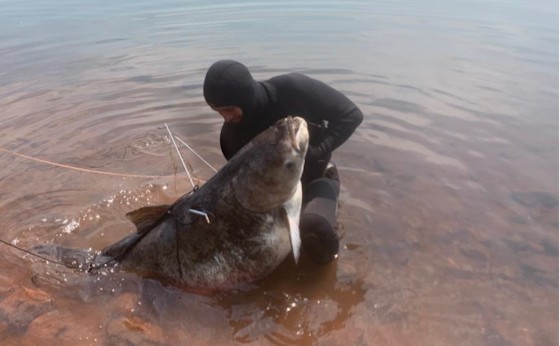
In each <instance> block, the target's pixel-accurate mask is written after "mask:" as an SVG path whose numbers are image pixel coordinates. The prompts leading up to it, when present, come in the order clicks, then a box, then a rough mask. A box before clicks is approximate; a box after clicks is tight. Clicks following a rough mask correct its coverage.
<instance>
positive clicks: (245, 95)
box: [203, 60, 264, 115]
mask: <svg viewBox="0 0 560 346" xmlns="http://www.w3.org/2000/svg"><path fill="white" fill-rule="evenodd" d="M203 90H204V99H205V100H206V103H208V104H209V105H210V106H212V107H223V106H238V107H241V109H242V110H243V112H244V114H245V115H249V114H252V113H254V112H255V110H256V108H257V107H258V104H259V103H262V98H263V97H264V90H262V86H261V85H260V84H259V83H258V82H256V81H255V80H254V79H253V76H251V73H250V72H249V70H248V69H247V67H245V65H243V64H241V63H239V62H237V61H235V60H220V61H217V62H215V63H214V64H212V66H210V68H209V69H208V72H206V78H205V79H204V87H203Z"/></svg>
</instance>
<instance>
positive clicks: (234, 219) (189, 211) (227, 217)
mask: <svg viewBox="0 0 560 346" xmlns="http://www.w3.org/2000/svg"><path fill="white" fill-rule="evenodd" d="M308 141H309V134H308V132H307V124H306V122H305V120H303V119H302V118H299V117H287V118H284V119H281V120H279V121H278V122H277V123H276V124H275V125H273V126H271V127H270V128H269V129H267V130H265V131H264V132H262V133H261V134H259V135H258V136H257V137H255V138H254V139H253V140H252V141H251V142H249V143H248V144H247V145H246V146H245V147H243V148H242V149H241V150H240V151H239V152H238V153H237V154H236V155H235V156H234V157H233V158H232V159H231V160H230V161H228V163H227V164H226V165H225V166H224V167H223V168H222V169H221V170H220V171H218V173H216V175H214V176H213V177H212V178H211V179H210V180H209V181H208V182H206V183H205V184H204V185H202V186H201V187H200V188H198V189H196V190H195V191H193V192H191V193H189V194H187V195H185V196H183V197H181V198H180V199H178V200H177V201H176V202H175V203H174V204H172V205H170V206H155V207H144V208H141V209H139V210H136V211H134V212H131V213H129V214H127V216H128V217H129V219H130V220H131V221H133V222H134V223H135V224H136V226H137V232H136V233H134V234H131V235H129V236H127V237H125V238H124V239H122V240H121V241H119V242H117V243H115V244H113V245H111V246H109V247H107V248H106V249H104V250H102V252H101V254H100V256H99V257H98V259H97V260H96V261H97V262H101V261H106V260H107V259H114V260H115V261H116V262H117V263H118V267H120V268H122V269H124V270H126V271H131V272H136V273H138V274H140V275H143V276H147V277H156V278H159V279H162V280H164V281H169V282H172V283H174V284H177V285H181V286H186V287H189V288H192V289H201V290H222V289H227V288H231V287H234V286H236V285H238V284H241V283H246V282H252V281H255V280H258V279H260V278H262V277H264V276H266V275H267V274H269V273H270V272H271V271H272V270H274V269H275V268H276V267H277V266H278V265H279V264H280V263H281V262H282V261H283V260H284V259H285V258H286V257H287V256H288V255H289V254H290V253H293V254H294V257H295V259H296V261H297V257H298V255H299V244H300V238H299V229H298V223H299V214H300V210H301V200H302V196H301V183H300V178H301V174H302V171H303V165H304V160H305V154H306V151H307V147H308ZM201 212H202V213H205V214H206V215H207V217H208V218H206V217H205V216H203V215H201V214H200V213H201Z"/></svg>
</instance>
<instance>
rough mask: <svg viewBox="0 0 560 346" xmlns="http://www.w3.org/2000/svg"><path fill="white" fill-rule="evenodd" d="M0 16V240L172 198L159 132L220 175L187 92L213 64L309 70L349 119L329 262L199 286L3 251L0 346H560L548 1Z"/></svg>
mask: <svg viewBox="0 0 560 346" xmlns="http://www.w3.org/2000/svg"><path fill="white" fill-rule="evenodd" d="M0 4H1V5H2V6H1V8H2V10H0V138H1V139H0V148H1V149H2V151H1V152H0V160H1V162H2V163H3V164H2V167H1V168H0V172H1V173H0V196H1V199H0V215H1V216H0V218H1V220H2V225H3V227H2V229H1V230H0V235H1V237H2V239H4V240H7V241H10V242H12V243H14V244H17V245H18V246H22V247H25V248H29V247H32V246H34V245H38V244H44V243H57V244H62V245H66V246H73V247H83V248H90V247H91V248H93V249H101V248H102V247H104V246H105V245H107V244H110V243H111V242H113V241H115V240H117V239H119V238H121V237H122V236H124V235H125V234H128V233H129V232H132V230H133V226H132V224H130V223H129V222H128V221H127V220H126V218H125V217H124V214H125V213H126V212H128V211H130V210H133V209H135V208H139V207H141V206H144V205H147V204H158V203H166V202H170V201H172V200H174V199H175V198H177V197H178V196H180V195H181V194H183V193H185V192H186V191H188V190H189V189H190V184H189V182H188V180H187V179H186V178H185V176H184V174H182V173H181V172H182V169H181V166H180V163H179V162H178V160H177V158H176V157H175V156H174V154H173V152H172V149H171V148H170V146H169V143H168V139H167V138H166V131H165V128H164V123H167V124H168V125H169V126H170V128H171V129H172V130H173V132H174V133H176V134H177V135H178V136H179V137H181V138H182V139H184V140H185V141H187V142H188V143H189V144H190V145H191V146H192V147H194V148H196V149H197V151H198V152H199V153H200V154H201V155H202V156H203V157H204V158H206V160H208V161H209V162H210V163H212V165H214V166H216V167H220V166H221V165H223V164H224V162H225V161H224V159H223V158H222V157H221V154H220V151H219V146H218V133H219V130H220V126H221V121H220V118H219V117H218V116H217V115H216V114H215V113H213V112H212V111H211V110H210V109H209V108H208V107H207V106H206V105H205V103H204V100H203V97H202V81H203V78H204V73H205V71H206V68H207V67H208V66H209V65H210V64H211V63H212V62H214V61H216V60H218V59H221V58H234V59H238V60H240V61H242V62H244V63H245V64H247V65H248V66H249V67H250V69H251V71H253V74H254V76H255V77H256V78H258V79H265V78H268V77H272V76H274V75H276V74H280V73H284V72H290V71H299V72H303V73H307V74H309V75H310V76H312V77H315V78H318V79H321V80H323V81H325V82H327V83H329V84H330V85H332V86H334V87H335V88H338V89H340V90H342V91H343V92H344V93H345V94H346V95H348V97H350V98H351V99H352V100H354V101H355V102H356V103H357V104H358V105H359V107H360V108H361V109H362V111H363V112H364V115H365V119H364V122H363V124H362V125H361V127H360V128H359V130H358V131H357V132H356V133H355V135H354V136H353V137H352V138H351V140H349V141H348V142H347V143H345V144H344V145H343V146H342V147H341V148H339V149H338V150H337V151H336V152H335V155H334V159H335V161H336V163H337V164H338V166H339V172H340V174H341V179H342V191H341V198H340V205H341V207H340V214H339V222H340V233H341V235H342V242H341V246H342V248H341V252H340V256H339V259H338V261H337V262H336V263H333V264H332V265H330V266H326V267H315V266H313V265H312V264H310V263H307V262H306V261H305V259H304V262H303V263H302V265H301V266H299V267H298V268H293V267H292V266H291V264H289V263H287V264H285V265H284V266H283V267H281V268H279V270H278V271H276V272H275V273H274V274H273V275H271V276H270V277H269V278H267V279H265V280H263V281H261V282H258V283H256V284H254V285H250V286H248V287H246V288H244V289H243V290H240V291H238V292H231V293H229V294H224V295H220V296H212V297H205V296H197V295H194V294H190V293H186V292H183V291H181V290H179V289H176V288H173V287H165V286H162V285H160V284H159V283H157V282H155V281H150V280H144V279H141V278H138V277H136V276H134V275H131V274H113V275H107V276H98V277H96V276H90V275H84V274H79V273H73V272H71V271H69V270H66V269H64V268H61V267H59V266H57V265H55V264H53V263H44V262H43V261H41V260H37V259H34V258H30V257H29V256H27V255H25V254H24V253H21V252H19V251H17V250H14V249H11V248H8V247H6V246H4V245H2V246H1V247H0V258H1V260H0V336H1V337H0V339H2V340H3V342H2V344H3V345H4V344H14V345H15V344H18V345H20V344H23V345H32V344H33V345H35V344H37V343H38V342H41V343H42V344H46V342H45V340H52V341H50V342H51V343H52V344H58V345H75V344H78V343H79V344H84V345H87V344H108V345H112V344H115V345H121V344H127V343H132V344H202V345H206V344H232V343H237V344H264V345H266V344H275V345H287V344H296V345H307V344H321V345H350V344H356V345H366V344H368V345H369V344H375V345H554V344H558V314H557V311H558V3H557V2H555V1H548V0H543V1H536V2H535V1H515V2H511V1H510V2H505V1H498V0H490V1H476V0H471V1H461V0H453V1H447V2H444V1H435V0H429V1H423V2H413V1H402V0H399V1H390V2H389V1H352V2H344V4H340V3H338V2H332V1H321V2H318V1H309V2H306V3H305V4H301V3H300V2H286V1H283V2H271V1H261V2H226V1H221V2H218V3H215V4H212V5H208V4H206V3H205V2H202V1H189V2H184V1H158V2H149V1H136V2H129V3H124V4H119V3H114V2H109V1H101V2H100V1H97V2H91V3H88V4H85V3H82V2H78V1H75V0H67V1H56V2H55V1H35V0H33V1H27V2H13V1H0ZM5 150H9V151H10V152H7V151H5ZM182 152H183V155H184V156H185V157H186V159H187V161H188V162H189V163H190V164H191V166H192V168H193V169H194V175H195V176H196V177H198V178H200V179H201V180H203V179H206V178H208V177H210V176H211V174H212V171H211V170H210V169H209V168H207V167H206V166H205V165H204V164H203V163H202V162H200V161H198V160H197V159H196V158H195V157H194V155H192V154H191V153H189V152H188V151H187V150H183V151H182ZM14 153H19V154H23V155H27V156H28V157H22V156H17V155H15V154H14ZM29 157H32V158H35V159H42V160H47V161H49V162H54V163H57V164H63V165H67V166H73V167H81V168H85V169H88V170H90V171H78V170H74V169H71V168H68V167H61V166H54V165H52V164H48V163H45V162H39V161H35V160H32V159H30V158H29ZM93 171H103V172H113V173H116V174H115V175H107V174H101V173H96V172H93ZM177 172H178V175H177V176H175V173H177ZM119 174H120V175H119ZM133 175H144V176H152V177H138V176H133Z"/></svg>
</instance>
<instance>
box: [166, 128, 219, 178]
mask: <svg viewBox="0 0 560 346" xmlns="http://www.w3.org/2000/svg"><path fill="white" fill-rule="evenodd" d="M175 138H176V139H177V140H178V141H179V142H181V144H183V145H184V146H186V147H187V148H188V149H189V150H190V151H192V152H193V154H195V155H196V157H198V158H199V159H200V160H202V162H204V163H205V164H206V165H207V166H208V167H210V168H211V169H212V170H213V171H214V172H215V173H218V171H217V170H216V169H215V168H214V167H212V165H211V164H209V163H208V161H206V160H205V159H204V158H202V156H200V155H198V153H197V152H196V151H194V149H193V148H191V147H190V146H189V145H188V144H187V143H185V142H183V140H182V139H181V138H179V137H177V136H175Z"/></svg>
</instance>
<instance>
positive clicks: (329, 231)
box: [300, 164, 340, 264]
mask: <svg viewBox="0 0 560 346" xmlns="http://www.w3.org/2000/svg"><path fill="white" fill-rule="evenodd" d="M339 191H340V181H339V179H338V172H337V170H336V166H334V165H332V164H329V167H327V169H326V171H325V173H324V175H323V176H322V177H320V178H317V179H315V180H313V181H312V182H310V183H309V184H307V185H306V186H304V188H303V208H302V212H301V219H300V233H301V241H302V244H303V249H304V251H305V252H306V253H307V254H308V255H309V256H310V257H311V258H312V259H313V260H314V261H315V262H317V263H319V264H327V263H330V262H331V261H332V260H333V259H334V258H335V257H336V254H337V253H338V245H339V239H338V233H337V231H336V214H337V208H338V193H339Z"/></svg>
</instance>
